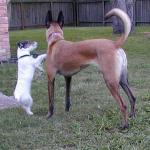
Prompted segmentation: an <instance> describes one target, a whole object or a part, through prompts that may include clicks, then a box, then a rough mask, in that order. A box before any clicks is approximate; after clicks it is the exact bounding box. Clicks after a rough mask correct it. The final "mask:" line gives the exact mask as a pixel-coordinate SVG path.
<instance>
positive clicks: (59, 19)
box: [57, 11, 64, 28]
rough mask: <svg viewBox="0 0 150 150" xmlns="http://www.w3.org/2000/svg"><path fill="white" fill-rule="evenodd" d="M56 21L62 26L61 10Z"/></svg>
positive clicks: (62, 16)
mask: <svg viewBox="0 0 150 150" xmlns="http://www.w3.org/2000/svg"><path fill="white" fill-rule="evenodd" d="M57 22H58V24H59V25H60V27H61V28H62V27H63V25H64V15H63V12H62V11H60V12H59V15H58V19H57Z"/></svg>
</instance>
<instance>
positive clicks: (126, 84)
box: [119, 72, 136, 117]
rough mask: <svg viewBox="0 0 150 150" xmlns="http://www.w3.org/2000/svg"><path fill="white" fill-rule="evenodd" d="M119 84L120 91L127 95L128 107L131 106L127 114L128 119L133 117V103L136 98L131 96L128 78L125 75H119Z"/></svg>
mask: <svg viewBox="0 0 150 150" xmlns="http://www.w3.org/2000/svg"><path fill="white" fill-rule="evenodd" d="M119 84H120V85H121V87H122V89H123V90H124V92H125V93H126V94H127V96H128V98H129V101H130V105H131V112H130V114H129V117H135V102H136V98H135V96H134V95H133V93H132V91H131V89H130V86H129V82H128V77H127V73H126V72H124V73H122V75H121V78H120V82H119Z"/></svg>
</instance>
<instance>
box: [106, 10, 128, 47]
mask: <svg viewBox="0 0 150 150" xmlns="http://www.w3.org/2000/svg"><path fill="white" fill-rule="evenodd" d="M111 16H117V17H119V18H120V19H121V20H122V22H123V24H124V33H123V34H122V36H121V37H120V38H119V39H118V40H117V41H115V45H116V47H117V48H119V47H121V46H122V45H123V44H124V42H125V41H126V39H127V37H128V35H129V33H130V30H131V21H130V18H129V16H128V15H127V14H126V13H125V12H124V11H122V10H121V9H118V8H114V9H112V10H110V11H109V12H108V13H107V14H106V16H105V19H108V18H110V17H111Z"/></svg>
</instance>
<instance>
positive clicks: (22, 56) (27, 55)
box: [18, 55, 31, 59]
mask: <svg viewBox="0 0 150 150" xmlns="http://www.w3.org/2000/svg"><path fill="white" fill-rule="evenodd" d="M27 56H31V55H22V56H20V57H19V58H18V59H21V58H23V57H27Z"/></svg>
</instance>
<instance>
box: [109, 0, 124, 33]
mask: <svg viewBox="0 0 150 150" xmlns="http://www.w3.org/2000/svg"><path fill="white" fill-rule="evenodd" d="M112 7H113V8H120V9H121V10H123V11H124V12H126V2H125V0H113V1H112ZM112 20H113V32H114V33H115V34H120V33H123V32H124V26H123V24H122V21H121V20H120V19H119V18H118V17H116V16H114V17H113V18H112Z"/></svg>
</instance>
